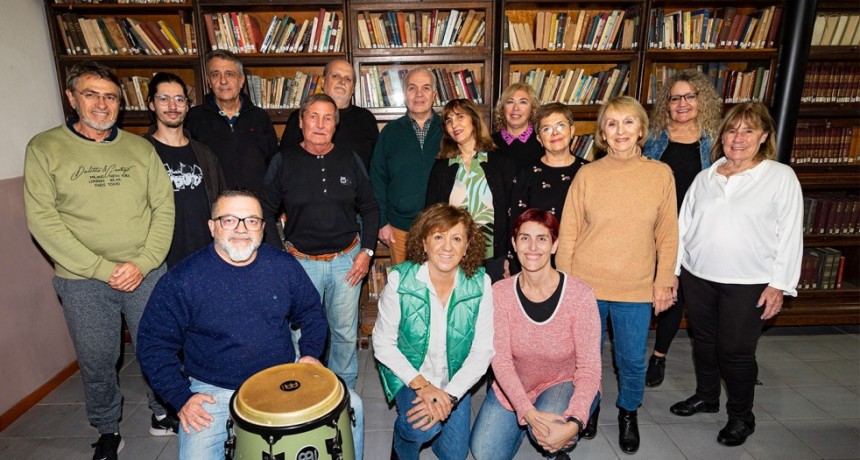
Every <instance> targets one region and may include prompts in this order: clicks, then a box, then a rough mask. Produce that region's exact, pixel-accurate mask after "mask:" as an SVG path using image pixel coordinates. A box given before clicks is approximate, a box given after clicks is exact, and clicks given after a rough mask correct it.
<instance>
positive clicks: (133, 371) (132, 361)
mask: <svg viewBox="0 0 860 460" xmlns="http://www.w3.org/2000/svg"><path fill="white" fill-rule="evenodd" d="M127 356H128V357H127V359H126V362H125V364H123V366H122V369H120V371H119V375H143V372H142V371H141V370H140V362H139V361H138V360H137V358H136V357H135V356H134V355H127Z"/></svg>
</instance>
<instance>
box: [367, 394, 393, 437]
mask: <svg viewBox="0 0 860 460" xmlns="http://www.w3.org/2000/svg"><path fill="white" fill-rule="evenodd" d="M396 418H397V410H396V409H395V408H394V407H393V406H392V407H391V408H389V407H388V403H386V402H385V400H383V399H365V400H364V431H365V432H369V431H385V430H388V431H391V430H393V429H394V420H395V419H396Z"/></svg>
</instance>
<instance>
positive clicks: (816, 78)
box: [800, 62, 860, 103]
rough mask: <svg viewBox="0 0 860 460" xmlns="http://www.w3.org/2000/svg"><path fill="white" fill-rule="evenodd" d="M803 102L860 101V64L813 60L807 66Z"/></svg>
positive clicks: (801, 97) (802, 95) (801, 98)
mask: <svg viewBox="0 0 860 460" xmlns="http://www.w3.org/2000/svg"><path fill="white" fill-rule="evenodd" d="M800 101H801V102H807V103H852V102H860V64H858V63H851V62H813V63H811V64H809V65H808V66H807V68H806V73H805V74H804V79H803V91H802V92H801V96H800Z"/></svg>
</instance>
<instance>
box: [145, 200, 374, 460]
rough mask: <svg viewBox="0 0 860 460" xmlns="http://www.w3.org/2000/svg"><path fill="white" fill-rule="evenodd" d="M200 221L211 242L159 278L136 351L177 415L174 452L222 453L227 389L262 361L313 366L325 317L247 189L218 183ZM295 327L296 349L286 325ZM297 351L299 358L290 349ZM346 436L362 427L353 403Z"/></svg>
mask: <svg viewBox="0 0 860 460" xmlns="http://www.w3.org/2000/svg"><path fill="white" fill-rule="evenodd" d="M211 216H212V217H211V219H209V221H208V226H209V230H210V232H211V234H212V238H213V243H212V244H210V245H209V246H207V247H206V248H204V249H202V250H200V251H198V252H196V253H194V254H192V255H191V256H189V257H187V258H186V259H185V260H183V261H182V262H180V263H179V264H178V265H176V266H175V267H173V268H171V269H170V271H168V272H167V274H166V275H165V276H164V277H163V278H162V279H161V281H160V282H159V283H158V285H157V286H156V287H155V290H154V291H153V293H152V298H151V299H150V301H149V303H148V304H147V306H146V312H145V313H144V315H143V319H142V320H141V323H140V339H139V340H138V347H137V353H138V354H137V357H138V360H139V361H140V367H141V369H142V370H143V373H144V375H146V377H147V378H148V379H149V381H150V382H151V383H152V386H153V388H154V389H155V391H156V392H158V394H159V395H160V396H161V397H163V398H164V399H165V401H167V402H168V403H170V405H171V406H173V407H174V408H175V409H176V410H177V411H178V414H179V419H180V420H181V424H182V430H181V431H180V433H179V458H180V459H187V460H209V459H212V460H215V459H221V460H223V459H224V442H225V441H226V440H227V430H226V422H227V418H228V417H229V402H230V397H231V396H232V395H233V392H234V391H236V389H237V388H238V387H239V385H241V384H242V383H243V382H244V381H245V380H247V379H248V377H250V376H252V375H253V374H255V373H257V372H259V371H262V370H264V369H267V368H269V367H272V366H275V365H279V364H284V363H292V362H296V361H297V359H296V358H298V362H300V363H308V364H317V365H320V362H319V359H320V357H321V356H322V353H323V348H324V347H325V339H326V320H325V316H324V315H323V310H322V307H321V305H320V297H319V294H317V291H316V289H315V288H314V285H313V284H312V283H311V280H310V279H308V275H307V274H305V271H304V270H303V269H302V267H301V265H299V263H298V262H297V261H296V259H295V258H294V257H293V256H291V255H290V254H289V253H287V252H285V251H281V250H279V249H276V248H273V247H271V246H269V245H266V244H261V243H262V241H263V227H264V223H263V211H262V209H261V208H260V202H259V201H258V199H257V197H256V195H254V193H252V192H251V191H249V190H243V189H227V190H225V191H223V192H222V193H221V194H220V195H219V196H218V198H217V200H216V201H215V204H214V206H213V207H212V213H211ZM293 324H297V325H299V326H300V327H301V329H302V337H301V340H299V351H298V354H297V353H296V350H295V349H294V348H293V347H292V346H291V335H290V326H291V325H293ZM299 356H300V357H299ZM350 401H351V404H352V407H353V409H354V410H355V415H356V425H355V426H354V427H353V433H354V434H353V437H354V438H355V439H356V440H357V441H359V438H357V436H362V433H363V430H364V428H363V410H362V405H361V400H360V399H359V398H358V395H357V394H355V393H353V392H350Z"/></svg>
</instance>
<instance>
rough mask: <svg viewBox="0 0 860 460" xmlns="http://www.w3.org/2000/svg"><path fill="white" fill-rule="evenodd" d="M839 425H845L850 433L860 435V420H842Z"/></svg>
mask: <svg viewBox="0 0 860 460" xmlns="http://www.w3.org/2000/svg"><path fill="white" fill-rule="evenodd" d="M839 423H841V424H843V425H845V426H846V427H848V429H850V430H851V431H853V432H855V433H858V434H860V418H843V419H840V420H839Z"/></svg>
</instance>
